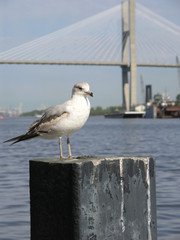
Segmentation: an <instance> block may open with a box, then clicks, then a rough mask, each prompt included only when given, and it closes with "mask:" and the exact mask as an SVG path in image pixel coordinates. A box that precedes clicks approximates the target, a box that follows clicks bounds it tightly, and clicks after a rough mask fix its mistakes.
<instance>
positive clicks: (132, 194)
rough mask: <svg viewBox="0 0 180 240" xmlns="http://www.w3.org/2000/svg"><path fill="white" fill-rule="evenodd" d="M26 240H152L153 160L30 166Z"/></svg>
mask: <svg viewBox="0 0 180 240" xmlns="http://www.w3.org/2000/svg"><path fill="white" fill-rule="evenodd" d="M30 198H31V240H37V239H38V240H45V239H48V240H57V239H61V240H79V239H84V240H85V239H94V240H95V239H98V240H114V239H142V240H146V239H147V240H155V239H156V237H157V236H156V192H155V162H154V159H153V158H131V157H112V158H103V157H80V158H78V159H71V160H59V159H38V160H31V161H30Z"/></svg>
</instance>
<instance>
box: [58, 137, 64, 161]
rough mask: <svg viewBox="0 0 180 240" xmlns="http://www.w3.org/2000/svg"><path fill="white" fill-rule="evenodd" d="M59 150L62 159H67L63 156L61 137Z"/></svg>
mask: <svg viewBox="0 0 180 240" xmlns="http://www.w3.org/2000/svg"><path fill="white" fill-rule="evenodd" d="M59 150H60V159H63V158H65V157H64V156H63V153H62V141H61V137H59Z"/></svg>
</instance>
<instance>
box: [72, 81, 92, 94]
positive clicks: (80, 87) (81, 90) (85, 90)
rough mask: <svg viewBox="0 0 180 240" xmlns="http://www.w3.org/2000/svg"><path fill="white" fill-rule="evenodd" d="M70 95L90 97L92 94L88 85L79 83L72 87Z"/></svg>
mask: <svg viewBox="0 0 180 240" xmlns="http://www.w3.org/2000/svg"><path fill="white" fill-rule="evenodd" d="M72 95H82V96H88V95H89V96H91V97H93V93H92V92H91V91H90V89H89V84H88V83H87V82H81V83H77V84H75V85H74V87H73V90H72Z"/></svg>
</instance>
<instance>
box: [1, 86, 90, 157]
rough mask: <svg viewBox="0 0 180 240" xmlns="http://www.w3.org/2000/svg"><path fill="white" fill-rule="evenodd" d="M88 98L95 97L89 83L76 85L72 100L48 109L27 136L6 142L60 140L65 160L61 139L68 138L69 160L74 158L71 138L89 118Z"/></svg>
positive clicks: (34, 123)
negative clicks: (35, 139)
mask: <svg viewBox="0 0 180 240" xmlns="http://www.w3.org/2000/svg"><path fill="white" fill-rule="evenodd" d="M88 96H91V97H93V93H92V92H91V91H90V88H89V84H88V83H87V82H81V83H77V84H75V85H74V87H73V89H72V97H71V99H70V100H68V101H67V102H65V103H63V104H61V105H56V106H52V107H49V108H47V109H46V110H45V113H44V114H43V115H42V117H41V118H40V119H38V120H37V121H35V122H33V123H32V124H31V125H30V127H29V129H28V131H27V132H26V133H25V134H22V135H20V136H17V137H14V138H11V139H8V140H6V141H4V142H10V141H14V142H13V143H12V144H15V143H17V142H21V141H25V140H29V139H32V138H43V139H59V148H60V159H64V158H65V157H64V156H63V152H62V141H61V138H62V137H67V146H68V152H69V158H73V157H72V154H71V147H70V140H69V136H70V135H71V134H73V133H75V132H76V131H78V130H79V129H80V128H81V127H82V126H83V125H84V124H85V122H86V121H87V119H88V117H89V113H90V102H89V99H88Z"/></svg>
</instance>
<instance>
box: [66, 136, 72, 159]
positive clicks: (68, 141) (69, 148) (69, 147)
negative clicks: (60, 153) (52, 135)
mask: <svg viewBox="0 0 180 240" xmlns="http://www.w3.org/2000/svg"><path fill="white" fill-rule="evenodd" d="M67 145H68V151H69V157H70V158H71V157H72V154H71V146H70V140H69V137H67Z"/></svg>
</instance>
